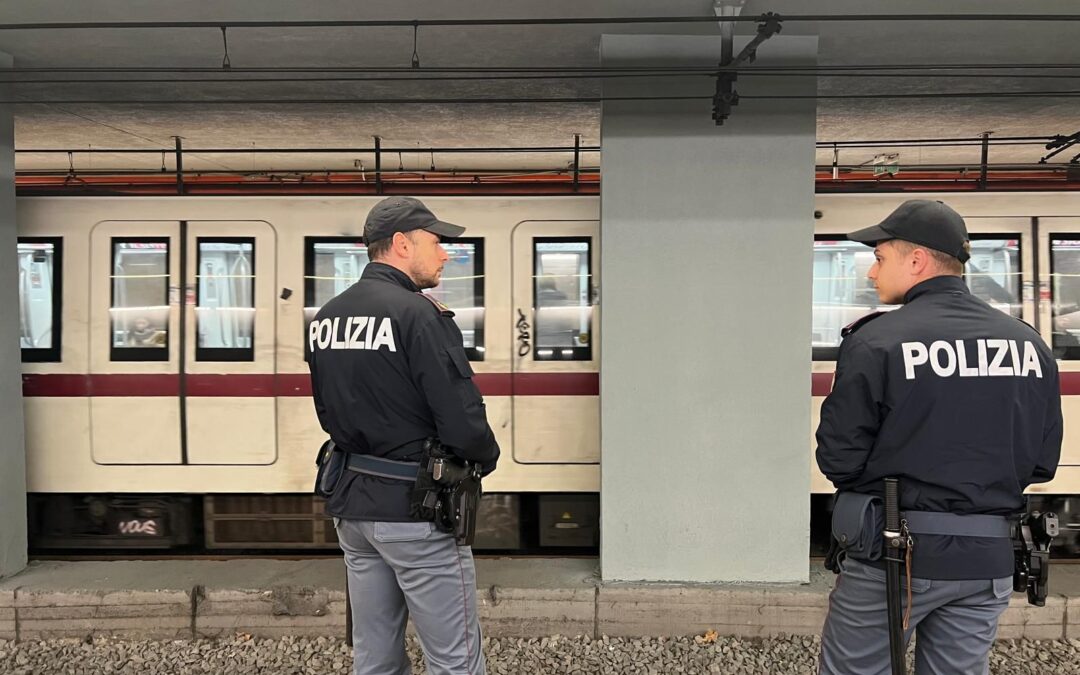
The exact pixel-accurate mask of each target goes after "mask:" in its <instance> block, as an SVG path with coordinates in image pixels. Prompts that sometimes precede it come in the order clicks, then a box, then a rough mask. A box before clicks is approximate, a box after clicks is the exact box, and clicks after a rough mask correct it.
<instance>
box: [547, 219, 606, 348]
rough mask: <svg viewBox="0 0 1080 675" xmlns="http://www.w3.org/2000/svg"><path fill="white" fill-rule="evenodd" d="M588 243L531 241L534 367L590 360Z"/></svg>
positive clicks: (554, 239)
mask: <svg viewBox="0 0 1080 675" xmlns="http://www.w3.org/2000/svg"><path fill="white" fill-rule="evenodd" d="M591 288H592V239H591V238H590V237H537V238H535V239H534V240H533V307H534V308H535V314H534V319H533V321H534V327H533V328H534V334H535V343H534V344H535V347H534V349H533V359H535V360H536V361H590V360H592V292H591Z"/></svg>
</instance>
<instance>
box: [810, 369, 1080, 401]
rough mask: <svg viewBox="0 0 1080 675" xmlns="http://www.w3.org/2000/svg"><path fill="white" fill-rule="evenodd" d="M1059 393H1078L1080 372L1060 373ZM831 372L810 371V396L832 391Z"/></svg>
mask: <svg viewBox="0 0 1080 675" xmlns="http://www.w3.org/2000/svg"><path fill="white" fill-rule="evenodd" d="M1060 379H1061V394H1062V395H1063V396H1077V395H1080V372H1072V371H1069V372H1063V373H1060ZM832 384H833V373H811V374H810V393H811V395H812V396H828V395H829V392H830V391H832Z"/></svg>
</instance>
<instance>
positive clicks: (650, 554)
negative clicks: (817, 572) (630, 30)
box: [600, 35, 817, 582]
mask: <svg viewBox="0 0 1080 675" xmlns="http://www.w3.org/2000/svg"><path fill="white" fill-rule="evenodd" d="M746 41H747V40H746V39H743V40H742V41H741V42H740V41H739V40H737V41H736V44H735V53H738V51H739V50H740V49H741V48H742V45H743V44H745V42H746ZM816 54H817V38H816V37H783V36H779V37H774V38H773V39H771V40H769V41H768V42H766V43H765V44H763V45H762V46H761V47H760V48H759V56H758V61H757V64H758V65H760V66H770V65H773V66H775V65H780V64H791V65H813V64H815V63H816ZM601 59H602V62H603V65H604V66H605V67H606V66H627V65H640V64H643V63H649V64H665V65H668V64H670V65H677V64H681V65H711V66H715V65H716V64H717V63H718V62H719V59H720V38H719V37H711V36H671V35H662V36H645V35H605V36H603V39H602V42H601ZM714 86H715V81H714V80H713V79H711V78H668V79H656V80H650V81H642V80H629V79H620V80H609V81H607V82H606V83H605V86H604V96H605V97H609V96H619V95H624V96H626V95H649V96H656V95H661V94H669V95H688V96H705V97H711V95H712V94H713V91H714ZM737 89H738V91H739V93H740V94H741V95H742V96H743V97H744V98H743V100H742V102H741V103H740V104H739V105H738V106H736V107H735V110H734V113H733V115H732V116H731V118H730V119H729V120H728V121H727V122H726V123H725V124H724V126H721V127H718V126H716V125H715V124H714V122H713V120H712V118H711V101H710V100H708V99H706V100H701V101H663V102H656V101H652V102H607V103H604V105H603V113H602V114H603V117H602V122H601V138H602V144H603V148H604V156H603V174H604V178H603V187H602V192H601V240H602V247H601V251H602V258H601V272H602V275H603V276H602V283H603V289H602V291H603V292H602V306H603V310H602V321H603V331H602V333H601V335H602V336H603V337H602V340H603V345H602V346H603V349H602V353H603V366H602V369H601V414H600V418H601V546H600V553H601V570H602V575H603V577H604V579H605V580H652V581H692V582H716V581H770V582H800V581H806V580H807V578H808V574H809V572H808V556H809V551H808V549H809V520H810V508H809V503H810V495H809V493H810V461H811V458H810V452H809V449H810V442H809V439H810V362H811V356H810V330H811V326H810V301H811V297H810V290H811V289H810V286H811V284H810V280H811V264H812V242H813V211H814V138H815V114H816V106H815V102H814V101H813V100H812V99H810V100H803V101H792V100H779V101H777V100H751V98H750V97H752V96H754V95H766V94H781V93H784V94H810V95H813V94H814V93H815V91H816V83H815V80H814V78H812V77H809V78H789V77H784V78H779V77H759V78H751V77H749V76H745V77H744V78H743V79H742V81H740V82H739V83H738V84H737Z"/></svg>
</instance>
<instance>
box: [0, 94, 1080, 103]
mask: <svg viewBox="0 0 1080 675" xmlns="http://www.w3.org/2000/svg"><path fill="white" fill-rule="evenodd" d="M1076 97H1080V91H1016V92H1003V91H980V92H906V93H901V92H892V93H867V94H751V95H741V96H740V97H739V98H740V99H741V100H743V101H797V100H819V101H820V100H886V99H944V98H950V99H954V98H983V99H998V98H1002V99H1004V98H1048V99H1053V98H1063V99H1064V98H1076ZM712 100H713V97H712V96H559V97H518V98H510V97H480V98H452V97H451V98H419V97H416V98H296V99H281V98H273V99H271V98H264V99H236V98H229V99H220V98H219V99H208V98H201V99H200V98H187V99H119V98H117V99H27V98H22V99H3V100H0V105H38V104H56V105H116V104H125V105H521V104H530V105H546V104H574V103H605V102H609V103H615V102H635V101H636V102H648V101H712Z"/></svg>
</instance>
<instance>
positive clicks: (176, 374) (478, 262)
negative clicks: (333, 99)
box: [18, 193, 1080, 495]
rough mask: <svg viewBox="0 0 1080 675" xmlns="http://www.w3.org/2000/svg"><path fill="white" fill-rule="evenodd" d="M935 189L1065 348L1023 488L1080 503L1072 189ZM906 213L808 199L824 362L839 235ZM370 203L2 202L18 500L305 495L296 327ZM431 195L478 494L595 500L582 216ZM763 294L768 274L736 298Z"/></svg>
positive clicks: (832, 341) (593, 229) (838, 321)
mask: <svg viewBox="0 0 1080 675" xmlns="http://www.w3.org/2000/svg"><path fill="white" fill-rule="evenodd" d="M933 196H934V197H936V198H941V199H943V200H946V201H947V202H948V203H950V204H951V205H953V206H954V207H955V208H957V210H959V211H960V212H961V213H962V214H963V215H964V216H965V217H966V218H967V222H968V227H969V229H970V231H971V232H972V233H973V234H977V235H978V236H979V237H980V238H981V239H986V238H989V239H988V240H989V243H983V244H979V245H978V246H977V254H976V255H975V256H974V257H973V263H975V266H977V267H978V270H977V271H976V272H974V274H976V275H977V277H978V279H980V281H976V282H975V283H979V284H982V285H983V286H985V287H986V288H988V289H990V290H989V291H988V293H989V296H988V297H989V299H990V300H991V302H995V303H997V304H999V305H1000V306H1001V307H1002V309H1003V311H1011V312H1013V313H1014V314H1016V315H1017V316H1018V317H1019V318H1023V319H1024V320H1025V321H1027V322H1029V323H1031V324H1033V325H1037V326H1038V327H1039V329H1040V331H1041V333H1042V334H1043V336H1044V338H1045V339H1046V340H1047V342H1050V343H1054V344H1055V346H1058V345H1060V346H1061V347H1062V348H1061V350H1060V351H1061V352H1062V354H1063V356H1064V358H1063V360H1062V361H1061V370H1062V372H1063V376H1064V377H1063V391H1064V393H1065V394H1066V396H1065V398H1064V408H1065V415H1066V436H1065V447H1064V449H1063V456H1062V464H1063V466H1062V468H1061V470H1060V472H1059V474H1058V478H1057V479H1056V480H1055V481H1054V482H1052V483H1050V484H1048V485H1045V486H1040V487H1039V490H1041V491H1046V492H1053V493H1058V494H1076V493H1080V396H1077V394H1080V381H1078V380H1077V379H1076V378H1080V361H1074V360H1072V359H1073V358H1078V357H1080V347H1077V349H1076V350H1071V351H1070V350H1069V349H1068V348H1067V347H1068V343H1069V342H1070V341H1071V340H1072V339H1073V338H1072V335H1073V332H1071V331H1072V323H1071V322H1075V323H1076V328H1077V331H1076V333H1077V334H1078V335H1080V320H1078V319H1080V314H1077V315H1076V316H1075V317H1074V316H1070V315H1071V314H1072V313H1073V312H1075V311H1076V309H1080V286H1076V287H1075V292H1074V290H1073V289H1074V286H1073V282H1072V281H1071V279H1072V278H1073V277H1072V276H1069V275H1072V274H1073V272H1072V271H1070V270H1072V269H1073V268H1072V265H1073V254H1072V250H1073V249H1072V244H1077V246H1076V249H1075V251H1076V256H1077V259H1076V261H1075V264H1076V268H1075V273H1076V274H1075V276H1080V194H1077V193H1038V194H1035V193H1027V194H1020V193H1015V194H1003V193H989V194H987V193H984V194H946V195H933ZM905 198H909V195H900V194H877V195H821V196H819V197H818V199H817V206H816V208H817V210H818V213H817V214H816V215H817V216H819V217H818V218H817V219H816V220H815V224H814V229H815V234H816V237H815V238H816V239H817V241H816V242H811V241H810V240H808V241H807V246H808V247H809V246H814V247H815V262H814V266H815V280H814V296H815V307H814V335H813V341H814V346H815V354H816V355H817V356H818V357H821V358H823V359H827V358H829V357H830V356H832V353H831V352H832V351H833V347H835V345H836V343H837V340H838V335H839V327H841V326H843V325H844V324H846V323H848V322H850V321H851V320H854V319H855V318H857V317H858V316H860V315H861V314H864V313H866V312H867V311H870V310H871V309H873V305H874V302H873V300H872V299H870V296H869V295H868V293H867V288H866V286H865V283H864V282H862V281H860V278H861V277H862V276H864V274H865V268H866V266H867V265H868V263H867V262H866V261H867V260H868V257H867V256H868V253H869V249H865V250H862V249H857V247H855V246H854V245H852V244H850V243H848V242H844V241H843V240H842V236H841V235H842V234H843V233H845V232H847V231H850V230H852V229H855V228H858V227H862V226H864V225H866V224H869V223H874V222H877V221H878V220H880V219H881V218H882V217H883V216H884V215H886V214H887V213H888V212H889V211H890V210H891V209H892V208H893V207H894V206H895V205H896V204H898V203H899V202H901V201H903V200H904V199H905ZM375 201H377V200H376V199H375V198H368V197H356V198H345V197H333V198H320V197H116V198H111V197H93V198H86V197H26V198H20V199H19V200H18V223H19V233H20V256H19V261H20V263H19V264H20V297H21V298H22V300H21V304H22V308H21V309H22V311H21V314H22V316H23V334H24V338H23V339H24V347H27V349H24V360H27V361H28V362H26V363H24V367H23V372H24V394H25V413H26V416H25V419H26V446H27V471H28V489H29V491H30V492H31V493H37V494H51V493H72V494H97V495H101V494H108V495H113V494H124V493H138V494H141V495H220V494H244V493H253V494H281V495H301V494H308V493H309V492H310V489H311V485H312V482H313V477H314V465H313V459H314V454H315V451H316V449H317V448H318V446H319V444H320V442H321V440H322V439H323V433H322V431H321V430H320V428H319V425H318V422H317V420H316V417H315V414H314V410H313V407H312V404H311V399H310V397H309V395H308V392H309V384H308V382H307V377H306V373H307V369H306V365H305V362H304V338H305V336H306V334H307V333H306V319H307V318H309V317H310V316H311V315H312V313H313V310H314V308H316V307H317V306H318V305H319V304H321V302H324V301H325V300H326V296H327V295H328V294H332V293H333V292H336V291H337V290H340V289H341V288H343V287H344V286H346V285H347V284H348V283H349V282H350V281H351V279H352V278H355V276H356V274H358V272H359V269H358V267H359V265H360V264H362V262H363V260H364V257H363V249H362V247H361V246H359V244H358V239H359V237H360V234H361V229H362V222H363V216H364V214H365V213H366V211H367V209H368V208H370V206H371V205H372V204H374V203H375ZM425 202H426V203H428V205H429V206H430V207H431V208H432V209H433V211H434V212H435V213H437V214H438V215H439V216H440V217H441V218H443V219H446V220H448V221H450V222H454V223H461V224H464V225H466V226H467V227H468V232H467V234H466V236H467V237H469V238H470V239H469V240H468V241H469V242H470V243H469V244H468V245H466V246H464V247H462V248H460V249H456V250H455V252H453V254H452V262H451V264H450V265H449V266H448V271H447V273H446V276H447V277H450V282H449V283H451V284H456V286H454V288H453V289H449V287H448V288H444V289H441V291H446V294H445V295H444V296H442V297H444V300H445V301H447V304H449V305H450V306H451V307H452V308H454V309H456V310H457V313H458V319H459V324H460V325H461V326H462V328H463V333H464V334H465V336H466V346H467V347H470V349H469V353H470V355H471V356H472V358H474V362H473V367H474V370H475V372H476V379H477V383H478V384H479V385H480V388H481V390H482V391H484V393H485V400H486V402H487V409H488V416H489V419H490V422H491V425H492V427H493V428H494V430H495V434H496V436H497V438H498V441H499V443H500V445H501V447H502V449H503V461H502V462H501V464H500V468H499V470H498V471H497V472H496V473H495V474H493V475H492V476H491V477H490V478H489V480H488V481H486V483H485V490H486V491H487V492H489V493H596V492H598V490H599V470H600V467H599V459H600V439H599V419H598V418H599V377H598V373H599V368H600V364H601V359H602V355H601V353H600V348H601V340H600V333H601V327H602V321H601V310H600V307H601V303H600V298H601V294H600V292H599V289H600V288H601V287H602V279H603V277H602V270H601V269H600V268H599V261H600V256H599V246H600V238H599V230H600V227H599V217H600V214H599V200H598V199H597V198H596V197H520V198H519V197H514V198H505V197H431V198H425ZM807 218H808V219H809V218H810V214H807ZM664 236H678V235H677V233H676V232H671V233H667V234H665V235H664ZM1074 239H1075V240H1076V241H1074ZM1069 242H1072V243H1069ZM977 243H978V242H977ZM454 258H456V259H457V263H459V264H458V267H456V268H455V267H454V264H455V262H454V260H453V259H454ZM54 262H55V263H57V265H56V268H57V269H56V270H55V271H54V270H53V269H52V267H51V266H52V264H53V263H54ZM455 269H456V270H457V272H456V276H455V272H454V270H455ZM328 270H329V271H328ZM57 272H62V274H57ZM768 278H769V277H768V275H767V274H765V273H764V270H763V274H762V277H761V279H760V280H753V281H752V283H749V284H748V285H747V287H746V288H745V289H744V291H743V292H746V293H753V286H754V284H757V283H768ZM973 278H974V277H973ZM444 285H445V284H444ZM54 286H55V294H53V291H54ZM441 291H440V292H441ZM1074 294H1075V297H1073V295H1074ZM1066 296H1067V297H1066ZM50 303H51V304H50ZM1070 303H1075V305H1076V308H1075V309H1074V308H1072V305H1071V304H1070ZM305 308H306V309H305ZM50 310H51V311H52V316H53V317H55V320H54V321H53V322H52V323H51V324H50V322H49V320H48V318H49V315H50ZM1058 310H1060V311H1058ZM607 339H617V338H615V337H614V336H608V338H607ZM57 343H58V344H57ZM1077 344H1078V345H1080V341H1078V342H1077ZM470 345H471V346H470ZM1074 352H1077V353H1074ZM833 369H834V362H832V361H830V360H816V361H814V363H813V364H807V375H810V376H812V378H813V382H814V387H813V388H814V397H813V402H812V407H813V417H814V420H813V421H814V424H815V425H816V422H817V413H818V411H819V409H820V405H821V401H822V400H823V396H824V395H825V394H826V393H827V391H828V388H829V385H830V383H831V374H832V371H833ZM793 377H799V375H798V374H793ZM1073 420H1076V421H1077V423H1075V424H1074V423H1073ZM959 422H960V423H972V424H975V423H978V421H977V420H971V421H969V422H965V421H959ZM812 445H813V443H812V440H811V442H810V444H809V446H810V447H812ZM807 462H808V464H810V465H811V467H812V468H811V471H812V475H813V479H812V491H813V492H817V493H823V492H829V491H831V489H830V486H829V485H828V484H827V482H826V481H825V480H824V479H823V477H822V476H820V474H818V472H817V470H816V468H813V464H812V460H811V455H810V453H808V454H807Z"/></svg>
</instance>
